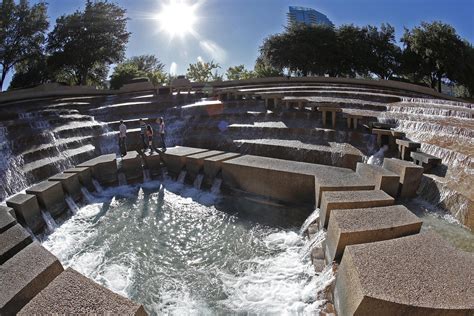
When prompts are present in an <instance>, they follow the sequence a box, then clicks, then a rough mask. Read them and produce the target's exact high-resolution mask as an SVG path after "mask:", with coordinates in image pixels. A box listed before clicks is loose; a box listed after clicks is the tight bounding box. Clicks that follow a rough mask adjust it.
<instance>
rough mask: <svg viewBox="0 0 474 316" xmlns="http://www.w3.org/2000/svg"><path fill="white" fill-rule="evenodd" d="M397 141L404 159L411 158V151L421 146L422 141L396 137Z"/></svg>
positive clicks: (399, 151) (399, 152) (401, 156)
mask: <svg viewBox="0 0 474 316" xmlns="http://www.w3.org/2000/svg"><path fill="white" fill-rule="evenodd" d="M395 143H396V144H397V145H398V154H399V158H400V159H402V160H410V153H411V152H412V151H416V149H417V148H420V147H421V144H420V143H417V142H413V141H411V140H408V139H396V140H395Z"/></svg>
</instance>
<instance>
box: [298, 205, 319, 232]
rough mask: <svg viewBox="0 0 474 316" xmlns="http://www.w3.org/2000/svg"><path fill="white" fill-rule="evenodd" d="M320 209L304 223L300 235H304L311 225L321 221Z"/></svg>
mask: <svg viewBox="0 0 474 316" xmlns="http://www.w3.org/2000/svg"><path fill="white" fill-rule="evenodd" d="M319 212H320V210H319V208H316V209H315V210H314V211H313V212H312V213H311V214H310V215H309V216H308V217H307V218H306V220H305V221H304V223H303V225H301V228H300V235H303V234H304V232H305V231H306V230H308V227H309V225H311V224H313V223H314V222H316V221H317V220H318V219H319Z"/></svg>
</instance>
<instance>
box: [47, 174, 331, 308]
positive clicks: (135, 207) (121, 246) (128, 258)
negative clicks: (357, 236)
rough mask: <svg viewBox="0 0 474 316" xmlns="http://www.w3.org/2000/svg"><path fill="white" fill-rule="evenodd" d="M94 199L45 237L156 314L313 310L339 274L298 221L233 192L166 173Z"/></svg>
mask: <svg viewBox="0 0 474 316" xmlns="http://www.w3.org/2000/svg"><path fill="white" fill-rule="evenodd" d="M89 198H92V201H91V202H92V203H91V204H89V205H87V206H83V207H80V208H79V210H78V211H77V213H76V214H75V215H73V216H72V217H71V218H70V219H69V220H67V221H66V222H64V223H63V224H62V225H61V226H59V227H57V228H56V229H55V231H54V232H53V233H52V234H50V235H49V236H47V237H46V238H45V240H44V241H43V245H44V246H45V247H46V248H47V249H49V250H50V251H51V252H52V253H54V254H55V255H56V256H57V257H58V258H59V259H60V261H61V262H62V264H63V265H64V266H71V267H72V268H74V269H76V270H78V271H79V272H81V273H83V274H84V275H86V276H88V277H90V278H92V279H94V280H95V281H97V282H98V283H100V284H103V285H104V286H106V287H108V288H110V289H111V290H113V291H115V292H117V293H120V294H122V295H125V296H127V297H129V298H131V299H133V300H135V301H137V302H140V303H142V304H143V305H144V306H145V308H146V309H147V311H148V312H149V313H150V314H152V315H158V314H175V315H193V314H199V315H203V314H205V315H208V314H229V313H243V314H248V313H251V314H263V313H265V314H267V313H275V314H281V313H283V314H285V313H291V314H298V313H299V314H313V313H314V312H316V311H317V310H318V309H319V308H321V306H322V305H324V300H323V299H321V298H320V297H318V293H321V292H322V290H323V289H324V288H325V287H326V286H327V285H328V284H329V283H330V282H332V281H333V278H334V275H333V273H332V270H331V268H330V267H328V268H326V270H324V271H323V273H321V274H320V275H316V274H315V272H314V268H313V266H312V264H311V262H310V259H309V258H303V257H302V256H301V252H302V250H303V249H304V248H305V245H306V243H307V241H305V239H304V238H303V237H302V236H301V235H300V234H299V233H298V229H297V228H296V227H295V228H293V229H292V228H281V226H278V225H277V226H275V225H269V224H265V223H262V222H256V221H254V220H251V219H250V218H249V216H240V215H238V214H239V213H238V210H237V209H236V208H235V207H234V203H232V202H229V201H232V198H231V199H230V200H229V198H224V197H222V196H219V195H216V194H213V193H210V192H204V191H200V190H197V189H195V188H193V187H190V186H185V185H183V184H181V183H178V182H173V181H169V180H165V181H164V182H162V183H159V182H157V181H150V182H147V183H144V184H141V185H136V186H121V187H117V188H110V189H104V190H103V191H102V192H101V193H96V194H94V195H92V197H89ZM247 205H248V204H247ZM254 208H255V209H258V206H257V205H256V204H255V205H254Z"/></svg>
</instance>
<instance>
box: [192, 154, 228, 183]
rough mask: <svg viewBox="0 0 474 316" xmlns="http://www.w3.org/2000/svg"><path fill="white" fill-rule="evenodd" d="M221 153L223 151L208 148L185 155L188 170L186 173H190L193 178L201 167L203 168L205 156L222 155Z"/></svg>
mask: <svg viewBox="0 0 474 316" xmlns="http://www.w3.org/2000/svg"><path fill="white" fill-rule="evenodd" d="M223 153H224V152H223V151H218V150H210V151H206V152H203V153H199V154H195V155H191V156H187V158H186V170H187V171H188V174H190V175H191V177H192V178H194V177H195V176H196V175H197V174H198V173H199V172H200V171H202V170H201V169H203V168H204V159H205V158H208V157H213V156H218V155H222V154H223Z"/></svg>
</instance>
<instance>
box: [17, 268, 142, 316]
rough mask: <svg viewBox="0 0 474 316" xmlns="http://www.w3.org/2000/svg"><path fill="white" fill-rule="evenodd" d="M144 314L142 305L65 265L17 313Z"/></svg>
mask: <svg viewBox="0 0 474 316" xmlns="http://www.w3.org/2000/svg"><path fill="white" fill-rule="evenodd" d="M32 314H39V315H46V314H54V315H86V314H87V315H140V316H141V315H147V313H146V312H145V310H144V308H143V306H142V305H140V304H137V303H135V302H133V301H131V300H129V299H127V298H125V297H123V296H120V295H118V294H116V293H114V292H112V291H110V290H109V289H107V288H105V287H103V286H101V285H99V284H97V283H95V282H94V281H92V280H90V279H88V278H86V277H85V276H83V275H82V274H80V273H79V272H77V271H75V270H73V269H71V268H68V269H66V270H65V271H64V272H63V273H61V274H60V275H59V276H58V277H57V278H56V279H54V280H53V281H52V282H51V283H50V284H49V285H48V286H47V287H46V288H45V289H44V290H43V291H41V292H40V293H39V294H38V295H37V296H35V297H34V298H33V299H32V300H31V301H30V302H29V303H28V304H27V305H26V306H25V307H23V309H22V310H21V311H20V312H19V313H18V315H32Z"/></svg>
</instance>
